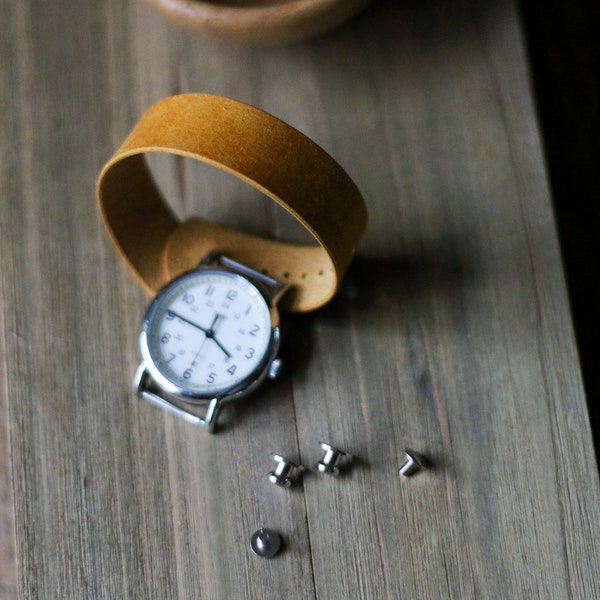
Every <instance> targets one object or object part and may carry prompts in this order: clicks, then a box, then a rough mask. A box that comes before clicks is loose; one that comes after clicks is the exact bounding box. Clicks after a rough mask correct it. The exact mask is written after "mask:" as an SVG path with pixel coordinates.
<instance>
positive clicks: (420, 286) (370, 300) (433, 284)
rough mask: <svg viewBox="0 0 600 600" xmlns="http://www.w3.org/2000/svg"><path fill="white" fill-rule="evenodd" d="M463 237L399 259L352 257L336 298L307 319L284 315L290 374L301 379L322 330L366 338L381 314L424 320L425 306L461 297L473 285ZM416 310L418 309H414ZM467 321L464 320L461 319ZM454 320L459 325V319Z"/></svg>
mask: <svg viewBox="0 0 600 600" xmlns="http://www.w3.org/2000/svg"><path fill="white" fill-rule="evenodd" d="M474 256H476V255H475V254H474V251H473V250H471V249H470V248H469V247H468V242H466V239H465V238H461V239H460V240H457V239H455V238H454V237H453V236H448V237H445V238H440V239H438V240H434V241H430V242H429V243H428V244H427V245H424V246H423V247H422V248H420V249H414V250H412V251H408V252H407V253H406V254H405V255H404V256H402V257H401V258H398V259H390V260H384V259H374V258H368V257H360V256H359V257H357V258H355V260H354V261H353V262H352V264H351V265H350V268H349V269H348V272H347V273H346V276H345V277H344V279H343V281H342V284H341V286H340V288H339V290H338V293H337V294H336V296H335V297H334V298H333V299H332V300H331V301H330V302H329V303H328V304H327V305H326V306H325V307H323V308H321V309H319V310H316V311H314V312H311V313H308V314H300V315H286V316H285V322H286V324H287V327H288V332H287V335H286V338H285V340H284V348H283V352H284V355H285V358H286V359H287V363H288V364H289V365H290V367H289V369H288V371H289V370H291V369H293V371H294V374H295V375H299V376H301V375H302V373H303V372H304V371H305V370H306V368H307V365H309V364H310V363H311V361H313V360H314V358H315V357H314V353H315V350H314V346H315V331H316V329H317V328H318V327H321V326H332V327H337V326H340V327H343V328H346V329H347V327H348V324H349V323H351V324H352V327H354V328H355V329H356V330H357V333H358V334H368V333H369V331H370V330H374V329H375V328H376V327H378V325H377V323H378V322H380V321H381V316H382V311H385V313H386V314H387V315H388V316H389V317H390V318H398V317H401V316H402V315H405V314H407V313H409V314H411V315H413V316H414V313H415V312H416V311H417V312H419V316H420V319H421V322H422V324H423V325H425V326H426V325H427V323H423V320H425V321H426V320H427V319H429V318H433V316H434V315H433V314H432V312H431V310H429V309H428V308H427V306H426V305H430V304H431V301H432V300H434V299H438V300H441V301H443V300H444V299H445V300H447V299H448V298H449V297H452V298H453V304H454V305H455V306H461V305H464V304H465V303H463V302H461V296H464V295H466V294H468V292H469V289H472V286H474V285H477V281H478V279H479V277H478V271H479V269H478V265H477V262H476V259H475V258H474ZM415 307H417V308H415ZM463 317H464V319H467V317H468V316H467V315H466V314H465V315H463ZM459 320H460V321H462V318H460V315H459Z"/></svg>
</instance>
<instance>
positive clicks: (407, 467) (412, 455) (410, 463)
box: [398, 448, 428, 477]
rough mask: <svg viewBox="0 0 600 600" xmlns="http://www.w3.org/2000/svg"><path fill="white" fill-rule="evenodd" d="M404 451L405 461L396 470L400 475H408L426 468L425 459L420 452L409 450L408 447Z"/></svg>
mask: <svg viewBox="0 0 600 600" xmlns="http://www.w3.org/2000/svg"><path fill="white" fill-rule="evenodd" d="M404 453H405V454H406V462H405V463H404V464H403V465H402V466H401V467H400V470H399V471H398V472H399V473H400V475H403V476H404V477H410V476H411V475H413V474H414V473H416V472H417V471H420V470H421V469H427V468H428V464H427V460H426V458H425V457H424V456H422V455H421V454H419V453H417V452H415V451H414V450H411V449H410V448H406V449H405V450H404Z"/></svg>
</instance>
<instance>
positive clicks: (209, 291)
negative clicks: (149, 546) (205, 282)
mask: <svg viewBox="0 0 600 600" xmlns="http://www.w3.org/2000/svg"><path fill="white" fill-rule="evenodd" d="M214 291H215V286H214V285H212V284H211V285H209V286H208V287H207V288H206V291H205V292H204V294H205V295H206V296H212V295H213V293H214Z"/></svg>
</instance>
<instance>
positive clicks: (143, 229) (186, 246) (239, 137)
mask: <svg viewBox="0 0 600 600" xmlns="http://www.w3.org/2000/svg"><path fill="white" fill-rule="evenodd" d="M148 152H163V153H169V154H177V155H180V156H187V157H191V158H194V159H197V160H199V161H202V162H204V163H207V164H209V165H212V166H214V167H217V168H219V169H222V170H224V171H227V172H229V173H231V174H232V175H235V176H236V177H238V178H240V179H241V180H243V181H245V182H246V183H248V184H249V185H251V186H253V187H255V188H256V189H258V190H260V191H261V192H263V193H264V194H266V195H267V196H269V197H270V198H272V199H273V200H274V201H275V202H277V203H278V204H279V205H281V206H282V207H283V208H285V209H286V210H287V211H289V212H290V213H291V214H292V215H293V216H294V217H295V218H296V219H298V221H299V222H300V223H301V224H302V225H304V227H305V228H306V229H307V230H308V231H309V232H310V233H311V234H312V235H313V237H314V238H315V240H316V242H317V243H318V245H315V246H300V245H295V244H288V243H285V242H280V241H273V240H268V239H265V238H262V237H258V236H254V235H250V234H247V233H242V232H240V231H236V230H233V229H228V228H225V227H222V226H220V225H216V224H214V223H210V222H208V221H205V220H202V219H191V220H189V221H186V222H184V223H179V221H178V220H177V218H176V217H175V216H174V214H173V213H172V212H171V210H170V209H169V208H168V206H167V204H166V202H165V201H164V199H163V197H162V194H161V192H160V191H159V189H158V187H157V185H156V184H155V182H154V179H153V177H152V174H151V173H150V170H149V168H148V166H147V164H146V161H145V159H144V156H143V155H144V154H145V153H148ZM98 200H99V204H100V210H101V212H102V215H103V218H104V223H105V225H106V228H107V230H108V231H109V233H110V235H111V237H112V239H113V241H114V242H115V244H116V246H117V248H118V249H119V251H120V252H121V254H122V255H123V257H124V259H125V260H126V261H127V263H128V264H129V266H130V267H131V268H132V270H133V271H134V273H135V274H136V276H137V277H138V279H139V280H140V282H141V284H142V285H143V286H144V288H145V289H146V291H147V292H148V293H150V294H154V293H156V291H158V290H159V289H160V288H161V287H162V286H163V285H164V284H165V283H167V282H168V281H169V280H171V279H172V278H173V277H175V276H177V275H179V274H180V273H182V272H184V271H187V270H189V269H192V268H194V267H195V266H196V265H197V264H198V262H199V261H200V259H201V258H202V257H203V256H204V255H205V254H207V253H208V252H209V251H211V250H219V251H221V252H223V253H224V254H227V255H229V256H231V258H233V259H234V260H237V261H239V262H242V263H245V264H247V265H248V266H249V267H251V268H253V269H256V270H258V271H264V272H267V273H269V274H270V275H271V276H273V277H275V278H276V279H279V280H280V281H282V282H285V283H289V284H291V291H290V292H289V293H288V294H286V295H285V296H284V298H283V299H282V302H281V305H282V308H284V309H287V310H290V311H297V312H302V311H308V310H312V309H314V308H318V307H319V306H322V305H323V304H325V303H326V302H327V301H328V300H330V299H331V298H332V296H333V295H334V294H335V292H336V290H337V288H338V286H339V283H340V280H341V278H342V276H343V274H344V272H345V271H346V268H347V267H348V265H349V263H350V260H351V258H352V255H353V254H354V250H355V247H356V244H357V243H358V240H359V238H360V236H361V235H362V233H363V231H364V228H365V226H366V220H367V215H366V209H365V204H364V201H363V198H362V196H361V194H360V192H359V191H358V189H357V187H356V186H355V185H354V183H353V182H352V180H351V179H350V177H349V176H348V175H347V174H346V173H345V171H344V170H343V169H342V168H341V167H340V166H339V165H338V164H337V163H336V162H335V161H334V160H333V159H332V158H331V157H330V156H329V155H328V154H327V153H326V152H325V151H324V150H322V149H321V148H320V147H319V146H317V145H316V144H315V143H314V142H312V141H311V140H309V139H308V138H307V137H306V136H304V135H303V134H301V133H300V132H299V131H297V130H296V129H294V128H292V127H290V126H289V125H286V124H285V123H283V122H282V121H280V120H279V119H276V118H275V117H273V116H271V115H269V114H267V113H265V112H263V111H261V110H258V109H256V108H254V107H252V106H249V105H247V104H242V103H240V102H236V101H234V100H229V99H227V98H222V97H219V96H211V95H206V94H182V95H178V96H172V97H169V98H165V99H164V100H161V101H160V102H158V103H156V104H155V105H153V106H152V107H151V108H150V109H149V110H148V111H147V112H146V113H145V114H144V115H143V116H142V118H141V120H140V121H139V122H138V124H137V125H136V126H135V128H134V129H133V131H132V132H131V133H130V134H129V136H128V137H127V139H126V140H125V141H124V142H123V144H122V145H121V147H120V148H119V149H118V150H117V151H116V152H115V154H114V156H113V157H112V158H111V159H110V160H109V161H108V162H107V164H106V165H105V166H104V168H103V169H102V172H101V173H100V177H99V179H98ZM240 210H252V207H251V206H242V207H240Z"/></svg>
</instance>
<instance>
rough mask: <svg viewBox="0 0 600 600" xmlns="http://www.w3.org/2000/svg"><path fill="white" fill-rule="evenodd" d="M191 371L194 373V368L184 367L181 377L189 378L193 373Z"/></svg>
mask: <svg viewBox="0 0 600 600" xmlns="http://www.w3.org/2000/svg"><path fill="white" fill-rule="evenodd" d="M193 373H194V370H193V369H186V370H185V371H184V372H183V378H184V379H189V378H190V377H191V376H192V374H193Z"/></svg>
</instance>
